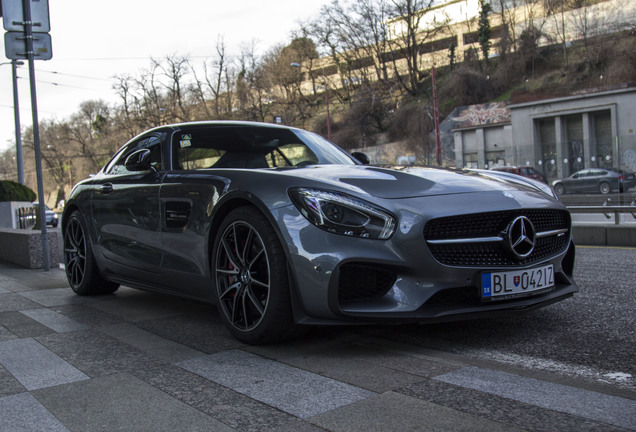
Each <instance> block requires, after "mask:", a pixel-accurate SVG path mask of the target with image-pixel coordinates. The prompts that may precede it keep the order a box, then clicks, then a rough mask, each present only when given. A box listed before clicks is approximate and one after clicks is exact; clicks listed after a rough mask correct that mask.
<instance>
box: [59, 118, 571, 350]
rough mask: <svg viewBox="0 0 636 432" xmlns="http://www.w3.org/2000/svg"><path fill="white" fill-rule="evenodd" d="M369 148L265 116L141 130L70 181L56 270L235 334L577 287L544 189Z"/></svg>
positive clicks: (419, 313) (486, 303) (477, 307)
mask: <svg viewBox="0 0 636 432" xmlns="http://www.w3.org/2000/svg"><path fill="white" fill-rule="evenodd" d="M365 159H366V158H365V157H364V155H363V154H355V155H353V156H352V155H349V154H348V153H346V152H344V151H343V150H342V149H340V148H339V147H337V146H336V145H334V144H332V143H330V142H329V141H327V140H325V139H323V138H322V137H320V136H319V135H316V134H314V133H310V132H307V131H304V130H300V129H295V128H291V127H284V126H275V125H270V124H261V123H248V122H201V123H184V124H175V125H169V126H163V127H158V128H155V129H151V130H149V131H147V132H145V133H142V134H141V135H139V136H137V137H135V138H133V139H132V140H131V141H129V142H128V143H127V144H126V145H124V146H123V147H122V148H121V149H120V150H119V151H118V152H117V154H115V156H114V157H113V158H112V159H111V160H110V162H108V163H107V164H106V166H105V167H104V168H103V169H102V170H101V171H100V172H99V173H98V174H97V175H96V176H94V177H92V178H89V179H86V180H84V181H82V182H80V183H79V184H77V185H76V186H75V188H74V189H73V191H72V192H71V194H70V197H69V199H68V202H67V204H66V206H65V209H64V215H63V219H62V225H63V226H62V229H63V234H64V251H65V263H66V274H67V277H68V281H69V283H70V285H71V287H72V289H73V290H74V291H75V292H76V293H77V294H79V295H90V294H102V293H113V292H114V291H115V290H116V289H117V287H118V286H119V284H125V285H127V286H131V287H135V288H141V289H148V290H154V291H161V292H165V293H171V294H177V295H180V296H186V297H191V298H197V299H201V300H205V301H210V302H214V303H216V304H217V305H218V309H219V313H220V316H221V317H222V319H223V320H224V322H225V323H226V325H227V327H228V329H229V330H230V332H231V333H232V334H233V335H234V336H235V337H236V338H238V339H239V340H241V341H243V342H246V343H265V342H272V341H279V340H283V339H285V338H288V337H291V336H292V335H294V334H295V333H296V330H297V329H298V328H299V327H302V325H304V324H326V323H331V324H333V323H337V324H353V323H370V322H375V323H378V322H387V323H388V322H413V321H426V322H432V321H449V320H461V319H468V318H480V317H487V316H492V315H500V314H506V313H512V312H514V313H518V312H523V311H528V310H532V309H535V308H538V307H542V306H545V305H548V304H551V303H554V302H557V301H560V300H563V299H565V298H567V297H570V296H572V295H573V294H574V293H575V292H576V291H578V287H577V285H576V283H575V282H574V280H573V279H572V272H573V267H574V245H573V243H572V240H571V234H572V232H571V222H570V215H569V213H568V211H567V210H566V209H565V207H564V206H563V205H562V204H561V203H560V202H559V201H558V200H557V199H556V197H555V196H553V194H552V191H551V190H550V189H549V187H547V185H545V184H541V183H538V182H535V181H533V180H531V179H527V178H523V177H519V176H514V175H510V174H505V173H503V174H504V175H500V174H498V173H495V172H491V171H481V172H475V171H461V170H449V169H435V168H425V167H408V168H399V167H394V168H391V167H379V166H369V165H365V164H364V162H368V159H366V161H365Z"/></svg>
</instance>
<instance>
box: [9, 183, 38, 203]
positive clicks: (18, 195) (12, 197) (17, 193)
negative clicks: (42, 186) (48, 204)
mask: <svg viewBox="0 0 636 432" xmlns="http://www.w3.org/2000/svg"><path fill="white" fill-rule="evenodd" d="M0 201H29V202H33V201H35V192H33V191H32V190H31V189H29V188H28V187H26V186H24V185H22V184H20V183H16V182H14V181H11V180H0Z"/></svg>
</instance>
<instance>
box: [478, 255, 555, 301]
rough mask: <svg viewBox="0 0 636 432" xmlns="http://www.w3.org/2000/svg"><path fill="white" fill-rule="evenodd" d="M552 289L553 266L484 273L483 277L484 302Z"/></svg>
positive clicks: (482, 294) (482, 291)
mask: <svg viewBox="0 0 636 432" xmlns="http://www.w3.org/2000/svg"><path fill="white" fill-rule="evenodd" d="M552 287H554V267H553V266H552V264H549V265H545V266H541V267H534V268H531V269H526V270H513V271H505V272H496V273H494V272H493V273H482V275H481V298H482V300H484V301H490V300H504V299H507V298H510V297H516V296H523V295H528V293H534V292H535V291H540V290H546V289H549V288H552Z"/></svg>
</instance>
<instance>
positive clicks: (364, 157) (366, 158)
mask: <svg viewBox="0 0 636 432" xmlns="http://www.w3.org/2000/svg"><path fill="white" fill-rule="evenodd" d="M351 156H353V157H354V158H356V160H357V161H358V162H360V163H361V164H362V165H369V164H370V163H371V161H370V160H369V156H367V155H366V154H365V153H362V152H353V153H351Z"/></svg>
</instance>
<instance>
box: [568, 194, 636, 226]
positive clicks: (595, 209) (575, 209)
mask: <svg viewBox="0 0 636 432" xmlns="http://www.w3.org/2000/svg"><path fill="white" fill-rule="evenodd" d="M609 202H610V200H609V199H607V201H605V203H603V205H601V206H568V210H569V211H570V213H602V214H603V215H605V217H606V218H607V219H611V218H612V214H613V215H614V224H615V225H619V224H620V220H621V218H620V217H619V214H621V213H628V214H631V215H632V217H633V218H634V219H636V198H635V199H634V200H633V201H632V202H631V204H630V205H617V206H612V205H609Z"/></svg>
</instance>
